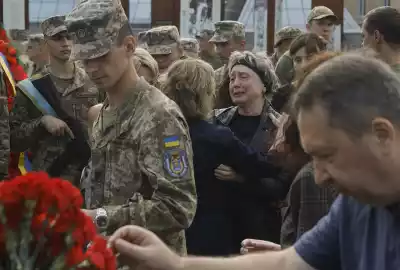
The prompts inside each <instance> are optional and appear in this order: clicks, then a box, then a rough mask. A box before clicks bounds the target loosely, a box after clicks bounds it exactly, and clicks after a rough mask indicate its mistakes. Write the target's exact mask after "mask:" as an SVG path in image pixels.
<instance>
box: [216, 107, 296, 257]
mask: <svg viewBox="0 0 400 270" xmlns="http://www.w3.org/2000/svg"><path fill="white" fill-rule="evenodd" d="M265 104H266V105H265V106H264V109H263V111H262V113H261V118H260V123H259V125H258V127H257V129H256V132H255V134H254V136H253V138H252V139H251V140H250V142H249V143H248V146H250V147H252V148H254V149H256V150H258V151H268V150H269V148H270V146H271V144H272V142H273V139H274V136H275V125H274V124H273V123H272V120H271V119H270V117H269V115H268V114H269V112H271V111H272V107H271V106H270V105H269V103H268V101H266V102H265ZM237 110H238V107H229V108H225V109H220V110H217V111H216V112H215V114H214V117H213V122H214V123H216V124H217V125H222V126H226V127H230V126H231V124H232V120H233V119H234V117H235V115H236V114H237ZM290 182H291V179H290V177H288V175H287V174H286V173H285V172H284V171H282V172H280V173H277V174H275V175H270V177H265V178H260V177H252V178H246V181H245V182H244V183H235V182H230V183H227V185H229V187H228V188H227V192H228V193H229V195H228V198H229V199H228V201H229V204H230V206H229V211H228V212H229V214H230V215H231V218H232V222H234V224H233V227H234V228H233V229H232V234H233V235H234V237H235V238H236V239H234V242H233V245H234V246H233V251H234V252H235V253H236V252H238V251H239V248H240V242H241V241H242V240H243V239H244V238H256V239H262V240H268V241H274V242H278V241H279V238H280V226H281V214H280V209H279V207H278V205H279V202H280V201H282V200H284V199H285V197H286V194H287V191H288V190H289V187H290Z"/></svg>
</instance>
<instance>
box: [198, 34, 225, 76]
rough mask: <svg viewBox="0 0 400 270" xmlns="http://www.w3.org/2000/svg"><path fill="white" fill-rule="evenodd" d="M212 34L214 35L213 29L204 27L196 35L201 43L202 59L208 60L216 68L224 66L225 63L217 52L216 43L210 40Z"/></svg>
mask: <svg viewBox="0 0 400 270" xmlns="http://www.w3.org/2000/svg"><path fill="white" fill-rule="evenodd" d="M212 36H214V31H213V30H207V29H204V30H201V31H200V33H199V34H197V35H196V39H197V40H198V41H199V45H200V54H199V56H200V58H201V60H203V61H206V62H207V63H209V64H210V65H211V66H212V67H213V68H214V69H215V70H216V69H218V68H220V67H222V65H223V63H222V61H221V59H220V57H219V56H218V55H217V54H216V52H215V45H214V44H213V43H211V42H210V39H211V38H212Z"/></svg>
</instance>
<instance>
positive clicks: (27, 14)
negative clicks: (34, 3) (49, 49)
mask: <svg viewBox="0 0 400 270" xmlns="http://www.w3.org/2000/svg"><path fill="white" fill-rule="evenodd" d="M24 13H25V14H24V17H25V29H29V23H30V21H29V0H25V12H24Z"/></svg>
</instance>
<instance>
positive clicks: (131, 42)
mask: <svg viewBox="0 0 400 270" xmlns="http://www.w3.org/2000/svg"><path fill="white" fill-rule="evenodd" d="M123 46H124V48H125V51H126V53H127V54H129V55H132V54H133V53H134V52H135V50H136V39H135V37H134V36H127V37H125V38H124V42H123Z"/></svg>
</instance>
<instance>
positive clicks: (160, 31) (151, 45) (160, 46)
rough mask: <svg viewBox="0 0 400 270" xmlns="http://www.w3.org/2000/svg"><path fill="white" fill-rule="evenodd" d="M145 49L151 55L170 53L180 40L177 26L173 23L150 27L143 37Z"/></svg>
mask: <svg viewBox="0 0 400 270" xmlns="http://www.w3.org/2000/svg"><path fill="white" fill-rule="evenodd" d="M144 39H145V42H146V43H147V46H148V47H147V50H148V52H149V53H150V54H152V55H163V54H170V53H172V49H173V48H174V47H175V46H177V44H178V43H179V40H180V36H179V31H178V28H176V26H174V25H165V26H159V27H155V28H152V29H150V30H149V31H147V32H146V35H145V37H144Z"/></svg>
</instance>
